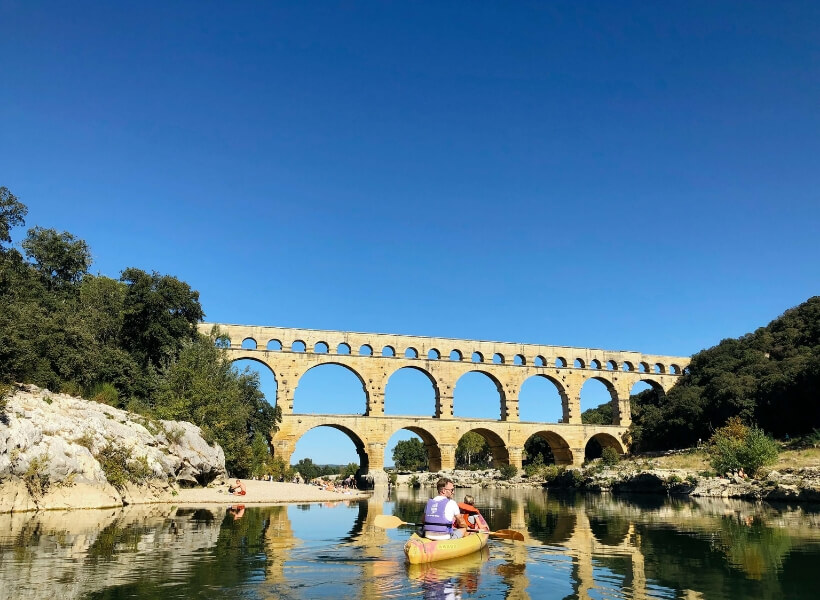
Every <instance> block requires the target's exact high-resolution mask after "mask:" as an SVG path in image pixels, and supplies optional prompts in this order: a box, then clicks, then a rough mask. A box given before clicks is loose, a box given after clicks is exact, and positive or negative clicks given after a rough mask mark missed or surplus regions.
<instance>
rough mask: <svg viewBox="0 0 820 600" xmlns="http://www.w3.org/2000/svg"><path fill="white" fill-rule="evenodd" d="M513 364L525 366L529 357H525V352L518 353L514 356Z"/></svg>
mask: <svg viewBox="0 0 820 600" xmlns="http://www.w3.org/2000/svg"><path fill="white" fill-rule="evenodd" d="M513 364H514V365H516V366H518V367H523V366H525V365H526V364H527V359H526V358H525V357H524V355H523V354H516V355H515V356H513Z"/></svg>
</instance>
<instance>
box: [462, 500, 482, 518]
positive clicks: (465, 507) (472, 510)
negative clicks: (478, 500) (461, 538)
mask: <svg viewBox="0 0 820 600" xmlns="http://www.w3.org/2000/svg"><path fill="white" fill-rule="evenodd" d="M458 509H459V510H460V511H461V512H462V514H465V515H480V514H481V513H480V512H478V509H477V508H476V507H475V506H473V505H472V504H467V503H466V502H459V503H458Z"/></svg>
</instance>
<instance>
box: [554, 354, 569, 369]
mask: <svg viewBox="0 0 820 600" xmlns="http://www.w3.org/2000/svg"><path fill="white" fill-rule="evenodd" d="M555 366H556V367H566V366H567V359H566V358H564V357H563V356H558V357H556V359H555Z"/></svg>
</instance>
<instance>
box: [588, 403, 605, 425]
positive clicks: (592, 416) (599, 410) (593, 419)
mask: <svg viewBox="0 0 820 600" xmlns="http://www.w3.org/2000/svg"><path fill="white" fill-rule="evenodd" d="M581 423H583V424H584V425H593V424H597V425H611V424H612V402H604V403H603V404H601V405H599V406H596V407H595V408H589V409H587V410H585V411H584V412H582V413H581Z"/></svg>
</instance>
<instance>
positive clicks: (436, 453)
mask: <svg viewBox="0 0 820 600" xmlns="http://www.w3.org/2000/svg"><path fill="white" fill-rule="evenodd" d="M401 429H406V430H407V431H410V432H411V433H415V434H416V435H417V436H419V437H420V438H421V441H422V443H423V444H424V450H425V452H427V468H428V470H429V471H430V473H436V472H438V471H441V446H439V442H438V440H437V439H436V437H435V436H434V435H433V434H432V433H430V432H429V431H427V430H426V429H424V428H423V427H416V426H412V425H411V426H407V427H402V428H401ZM398 431H399V429H397V430H396V431H394V432H393V433H391V434H390V437H393V436H394V435H395V434H396V433H397V432H398Z"/></svg>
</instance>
